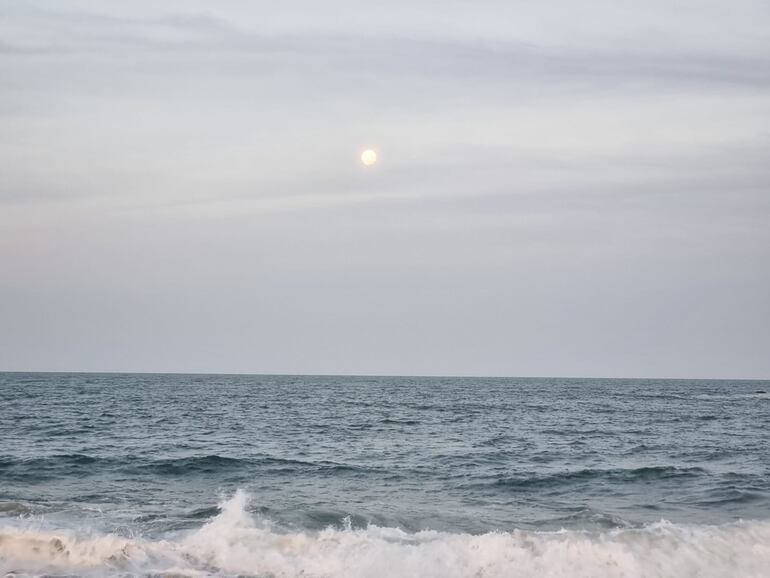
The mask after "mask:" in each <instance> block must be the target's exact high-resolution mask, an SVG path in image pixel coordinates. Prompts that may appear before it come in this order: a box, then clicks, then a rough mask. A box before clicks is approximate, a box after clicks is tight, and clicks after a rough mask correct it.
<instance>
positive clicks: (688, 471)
mask: <svg viewBox="0 0 770 578" xmlns="http://www.w3.org/2000/svg"><path fill="white" fill-rule="evenodd" d="M706 473H707V472H706V470H704V469H703V468H698V467H691V468H677V467H674V466H654V467H644V468H631V469H622V468H618V469H610V470H596V469H583V470H575V471H571V472H559V473H555V474H552V475H534V476H514V477H508V478H501V479H499V480H497V482H496V483H497V485H502V486H510V487H515V488H528V487H537V488H543V487H551V486H559V485H562V484H573V483H576V482H582V481H595V480H612V481H622V482H635V481H644V480H653V479H655V480H659V479H665V478H694V477H697V476H700V475H702V474H706Z"/></svg>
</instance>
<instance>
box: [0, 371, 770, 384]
mask: <svg viewBox="0 0 770 578" xmlns="http://www.w3.org/2000/svg"><path fill="white" fill-rule="evenodd" d="M5 373H19V374H24V373H27V374H30V373H31V374H54V375H55V374H58V375H62V374H64V375H193V376H198V375H209V376H216V375H222V376H244V377H247V376H253V377H377V378H399V377H401V378H405V377H422V378H437V379H576V380H577V379H582V380H585V379H602V380H626V381H634V380H638V381H650V380H662V381H770V377H766V378H762V377H601V376H579V375H577V376H576V375H572V376H565V375H480V374H454V375H445V374H443V375H442V374H427V373H420V374H412V375H409V374H385V373H270V372H265V373H261V372H254V373H252V372H215V371H197V372H196V371H192V372H191V371H73V370H64V371H56V370H43V371H36V370H4V369H0V374H5Z"/></svg>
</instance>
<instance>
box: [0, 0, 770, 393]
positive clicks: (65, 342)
mask: <svg viewBox="0 0 770 578" xmlns="http://www.w3.org/2000/svg"><path fill="white" fill-rule="evenodd" d="M367 147H372V148H375V149H376V150H377V151H378V153H379V162H378V163H377V165H375V166H374V167H371V168H364V167H363V166H362V165H361V163H360V162H359V160H358V156H359V155H360V153H361V151H362V150H363V149H365V148H367ZM2 369H4V370H84V371H180V372H249V373H251V372H255V373H355V374H440V375H453V374H462V375H515V376H609V377H624V376H627V377H634V376H638V377H646V376H657V377H727V378H741V377H745V378H770V3H768V2H767V1H766V0H757V1H751V0H731V1H730V2H726V1H725V0H713V1H712V0H697V1H695V0H692V1H682V2H671V1H670V0H647V1H644V2H642V1H641V0H637V1H634V2H628V1H622V0H602V1H597V0H591V1H588V2H579V3H578V2H572V1H570V0H548V1H541V2H531V1H529V2H519V1H515V0H499V1H498V0H488V1H470V0H463V1H460V0H442V1H440V2H439V1H430V2H429V1H419V0H399V1H393V0H391V1H388V2H378V3H367V2H362V1H361V0H358V1H352V0H334V1H325V2H318V1H315V0H303V1H287V0H280V1H278V0H275V1H272V0H271V1H265V0H261V1H260V2H250V1H245V0H244V1H234V0H231V1H219V2H203V1H198V0H184V1H182V0H174V1H165V2H159V1H137V0H132V1H130V2H129V1H123V2H112V1H104V0H100V1H98V2H97V1H87V0H80V1H61V0H57V1H55V2H54V1H49V2H45V1H42V0H40V1H37V2H27V1H20V0H2V1H0V370H2Z"/></svg>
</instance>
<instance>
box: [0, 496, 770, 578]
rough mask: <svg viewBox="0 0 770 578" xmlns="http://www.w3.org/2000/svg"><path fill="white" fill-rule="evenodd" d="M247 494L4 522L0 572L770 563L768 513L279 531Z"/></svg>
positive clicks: (719, 570) (358, 575)
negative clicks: (166, 515) (183, 505)
mask: <svg viewBox="0 0 770 578" xmlns="http://www.w3.org/2000/svg"><path fill="white" fill-rule="evenodd" d="M247 504H248V495H247V494H246V493H244V492H242V491H238V492H236V493H235V495H234V496H233V497H232V498H230V499H229V500H227V501H225V502H223V503H222V504H220V511H219V513H218V514H217V515H216V516H215V517H213V518H212V519H211V520H210V521H209V522H208V523H206V524H205V525H204V526H202V527H201V528H199V529H197V530H195V531H192V532H190V533H187V534H184V535H177V536H174V537H172V536H167V537H166V538H165V539H159V540H150V539H141V538H128V537H122V536H118V535H113V534H98V535H83V534H76V533H73V532H70V531H39V530H32V529H29V528H26V529H25V528H18V527H6V528H4V529H0V572H2V573H3V574H5V575H11V576H32V575H37V576H40V575H52V574H55V575H63V574H66V575H69V576H73V575H81V576H108V575H115V576H116V575H120V576H127V575H141V576H166V577H171V576H255V577H257V576H259V577H275V578H289V577H300V576H301V577H304V578H310V577H315V578H326V577H328V578H332V577H334V578H368V577H371V578H385V577H398V578H407V577H422V578H434V577H435V578H439V577H440V578H455V577H456V578H461V577H474V578H494V577H503V576H505V577H514V578H515V577H524V576H570V577H588V576H591V577H620V576H623V577H625V578H632V577H645V578H651V577H656V576H672V577H673V576H699V577H701V576H702V577H724V576H732V577H752V578H759V577H763V576H768V574H769V572H770V571H769V570H768V568H770V523H769V522H739V523H735V524H728V525H723V526H684V525H676V524H671V523H668V522H658V523H656V524H652V525H649V526H646V527H644V528H638V529H617V530H610V531H604V532H587V531H572V530H570V531H568V530H561V531H558V532H533V531H523V530H514V531H512V532H494V533H487V534H482V535H471V534H451V533H443V532H433V531H422V532H417V533H407V532H404V531H402V530H400V529H397V528H383V527H377V526H369V527H368V528H366V529H353V528H351V527H350V525H349V524H348V525H347V527H340V528H331V527H330V528H327V529H325V530H322V531H319V532H286V531H279V530H277V529H276V528H274V527H272V525H271V524H270V522H269V521H267V520H263V519H258V518H254V517H252V516H251V515H250V514H249V513H248V512H247V509H246V507H247Z"/></svg>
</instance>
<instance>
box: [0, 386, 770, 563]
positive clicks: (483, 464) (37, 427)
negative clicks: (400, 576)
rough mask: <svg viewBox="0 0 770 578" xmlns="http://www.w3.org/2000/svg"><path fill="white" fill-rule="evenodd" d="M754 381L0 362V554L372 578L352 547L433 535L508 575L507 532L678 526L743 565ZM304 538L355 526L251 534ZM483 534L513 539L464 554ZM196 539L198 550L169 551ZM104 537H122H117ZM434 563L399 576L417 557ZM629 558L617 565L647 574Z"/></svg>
mask: <svg viewBox="0 0 770 578" xmlns="http://www.w3.org/2000/svg"><path fill="white" fill-rule="evenodd" d="M768 392H770V382H759V381H669V380H599V379H515V378H485V379H481V378H423V377H419V378H418V377H313V376H246V375H237V376H236V375H118V374H22V373H4V374H2V373H0V396H2V397H1V399H2V405H1V406H0V570H2V571H5V572H11V573H15V574H18V575H28V574H46V573H47V574H62V573H66V574H69V575H83V574H99V575H102V574H108V575H112V574H121V575H125V574H140V575H145V574H152V573H157V572H161V573H163V572H172V571H173V572H181V573H183V574H185V573H188V574H200V573H203V574H213V575H220V574H240V575H243V574H249V575H255V576H259V575H265V576H299V575H305V576H315V575H317V576H347V575H357V576H363V575H373V576H374V575H377V576H379V575H394V574H388V573H385V574H381V573H380V574H378V573H377V572H375V570H376V568H369V567H368V566H366V567H363V568H362V567H361V566H360V564H359V565H356V564H357V563H356V562H355V561H356V560H359V558H358V557H357V556H358V555H359V554H360V553H361V551H363V550H365V546H366V547H372V548H375V546H372V544H374V543H375V542H376V541H377V540H381V541H382V544H380V546H381V548H379V549H376V548H375V551H376V554H377V555H379V556H384V557H385V558H384V559H389V556H395V557H396V558H397V559H398V560H401V559H402V558H404V556H403V555H404V552H401V553H400V554H398V555H397V554H394V553H392V552H390V551H389V550H388V549H387V548H390V547H395V546H393V545H394V544H395V545H399V547H407V546H409V547H411V548H413V549H415V548H416V549H417V550H419V549H420V548H423V547H425V548H427V547H428V546H430V547H438V546H436V543H437V542H436V541H437V540H438V543H441V544H443V546H444V548H445V549H446V551H447V552H455V551H463V548H466V549H469V550H468V551H469V552H471V553H470V554H468V556H470V558H469V559H468V560H465V561H464V562H462V561H457V562H456V564H455V565H453V566H451V567H452V571H453V572H454V571H456V572H455V574H456V575H458V576H466V575H468V576H470V575H473V574H472V573H468V572H470V571H471V569H472V568H475V566H474V565H473V564H474V563H476V562H479V560H478V559H476V558H474V557H473V556H474V555H473V554H472V552H479V551H484V552H487V551H488V550H489V551H493V552H498V551H500V552H503V551H504V552H508V554H506V556H507V557H505V558H504V559H503V560H498V559H497V558H494V556H493V557H492V559H491V560H492V561H491V562H489V564H491V566H489V567H488V569H487V571H486V574H484V573H483V572H482V574H480V575H481V576H484V575H488V576H498V575H501V576H502V575H529V574H515V573H513V572H514V569H515V568H518V569H520V570H521V571H522V572H523V571H524V570H526V569H527V568H529V567H528V566H527V565H526V564H524V563H523V562H521V561H520V562H519V563H518V564H516V565H514V564H513V559H512V558H511V556H512V555H513V554H511V552H519V551H518V550H516V547H518V546H516V544H518V542H516V539H520V540H524V539H527V540H532V539H534V538H533V537H537V540H540V541H536V543H537V544H539V545H541V546H542V547H543V548H546V547H548V548H550V547H552V546H553V543H552V542H553V541H554V540H555V541H556V542H555V543H558V540H559V539H560V538H558V537H559V536H569V537H570V539H571V540H577V541H578V542H579V540H581V539H582V540H588V541H589V542H588V544H590V545H592V551H593V550H595V549H596V545H597V544H606V543H608V542H607V540H609V543H610V544H612V545H613V548H615V549H618V548H620V549H621V550H623V548H626V550H628V548H631V550H629V551H626V550H623V552H626V554H627V555H632V554H629V552H630V551H632V550H633V548H632V546H634V547H641V546H638V544H636V542H634V539H635V538H634V539H632V538H633V537H634V536H642V537H644V539H645V540H647V541H649V540H653V538H654V536H667V537H668V538H671V539H681V540H684V542H683V543H682V544H679V546H678V551H679V552H680V553H681V552H683V551H684V550H683V544H688V545H689V547H692V548H695V551H699V550H703V549H704V548H705V544H706V541H707V540H708V539H714V540H717V541H718V543H719V544H721V545H722V546H721V548H722V550H719V548H712V549H711V550H710V552H711V553H712V554H714V555H717V554H718V553H719V552H721V555H722V558H719V559H718V560H716V561H714V560H712V561H710V562H709V568H710V570H713V569H715V568H718V563H719V561H720V560H723V559H724V560H727V558H728V557H732V558H735V557H736V555H737V552H738V548H739V546H738V545H737V544H740V547H741V548H744V547H745V548H748V550H747V552H748V554H746V553H743V554H742V556H744V557H745V562H746V564H748V565H749V566H748V568H749V569H751V568H753V567H754V565H755V564H756V565H757V566H756V567H757V568H762V567H764V566H762V564H764V563H765V562H770V542H768V541H767V540H768V536H770V527H768V522H767V520H768V519H770V432H769V430H768V426H769V425H770V393H768ZM212 528H213V529H212ZM562 529H563V531H562ZM239 532H241V533H244V536H246V538H244V540H246V541H245V542H244V543H243V544H240V546H238V548H237V552H238V555H237V556H236V555H235V553H234V551H233V548H234V547H235V545H237V544H239V543H238V540H237V536H239V535H240V534H239ZM565 532H566V534H565ZM681 532H685V534H684V535H682V536H679V534H678V533H681ZM693 532H694V533H695V534H697V533H698V532H704V536H703V537H702V540H704V542H702V543H699V542H697V538H693V536H694V535H695V534H693ZM713 532H727V533H728V535H729V539H727V538H724V537H719V538H715V537H714V536H715V534H713ZM741 532H743V533H745V536H744V535H743V534H741V536H742V538H741V540H740V541H739V542H736V545H735V548H736V550H735V551H732V550H730V548H727V549H724V548H725V547H724V544H725V540H727V543H730V544H731V543H732V542H730V540H733V539H734V538H735V536H736V535H738V534H740V533H741ZM254 533H256V534H254ZM736 533H738V534H736ZM326 535H328V536H332V537H335V538H334V540H336V542H335V543H338V545H339V544H342V543H343V542H345V540H354V539H355V538H360V539H361V540H364V539H365V540H364V542H362V543H361V544H359V547H358V549H357V547H354V546H350V549H351V551H348V550H344V552H334V553H332V554H328V553H326V554H325V555H327V558H323V557H322V558H323V560H325V561H326V562H325V563H322V562H320V561H319V560H316V559H313V560H311V561H308V560H306V559H305V558H303V555H304V554H303V553H302V551H298V552H294V554H293V556H294V557H293V558H292V557H291V556H289V558H286V556H288V554H287V553H286V552H285V551H283V550H282V549H281V546H279V545H275V544H273V543H274V542H275V543H276V544H278V543H279V542H280V540H281V539H283V540H284V542H286V541H288V542H286V543H289V542H291V541H292V540H294V541H296V540H299V539H302V540H306V541H307V540H311V541H312V540H315V541H316V542H312V543H313V544H315V546H316V547H318V548H321V546H319V544H325V542H323V539H322V538H323V536H326ZM202 536H203V537H202ZM213 536H218V537H219V538H215V537H213ZM500 536H507V537H508V538H506V539H510V540H513V542H512V543H508V542H506V543H505V544H503V545H502V546H500V548H498V549H497V550H495V549H494V548H492V549H491V550H490V548H489V545H488V544H487V543H486V542H484V543H483V544H482V545H481V546H479V545H477V547H476V548H475V549H473V548H471V545H472V544H474V540H475V541H489V540H492V539H493V537H498V538H499V537H500ZM516 536H518V538H516ZM672 536H673V537H672ZM677 536H678V537H677ZM427 537H432V538H430V539H428V538H427ZM461 538H462V540H461ZM217 539H220V540H221V541H222V544H219V545H218V546H216V548H214V550H212V552H213V553H210V555H208V557H206V556H204V557H203V558H204V559H203V560H199V559H198V558H196V556H197V554H195V553H193V554H190V553H189V552H187V551H186V550H184V549H185V548H188V547H189V544H190V541H193V542H195V540H200V541H202V544H203V545H200V544H199V545H197V546H196V547H195V548H194V549H193V550H195V551H196V552H197V551H199V550H200V551H205V550H206V547H207V546H209V545H212V544H215V543H216V542H217ZM639 539H641V538H639ZM40 540H42V542H40ZM52 540H59V542H58V543H57V542H52ZM88 540H90V541H91V542H88ZM105 540H107V541H112V542H109V543H110V544H113V542H115V541H116V540H117V541H120V540H124V541H126V540H127V541H128V542H126V543H127V544H129V545H130V546H126V545H125V544H124V545H123V546H121V547H120V548H119V551H120V552H123V549H127V550H126V552H128V553H124V554H120V555H117V558H116V554H115V552H114V551H113V549H111V548H112V546H109V547H108V546H107V545H106V543H105V542H104V541H105ZM334 540H332V541H333V542H334ZM424 540H427V542H425V543H423V541H424ZM446 540H461V542H458V544H457V545H456V546H455V547H452V548H450V547H449V546H447V545H446ZM613 540H615V542H613ZM618 540H620V541H619V542H617V541H618ZM624 540H625V542H628V544H626V545H625V546H622V544H625V542H624ZM692 540H696V542H692ZM94 541H96V542H94ZM541 542H542V543H541ZM578 542H576V544H577V543H578ZM115 543H117V542H115ZM120 543H121V544H122V543H123V542H120ZM280 543H283V542H280ZM292 543H293V542H292ZM40 544H43V546H42V547H41V546H40ZM51 544H53V546H52V545H51ZM94 544H98V545H94ZM345 544H347V542H345ZM629 544H630V545H629ZM113 545H114V544H113ZM271 545H272V546H271ZM327 546H328V544H327ZM386 546H387V547H386ZM519 546H520V545H519ZM341 547H342V546H340V548H341ZM522 547H523V546H522ZM576 547H577V546H576ZM132 548H135V549H137V552H141V555H140V554H139V553H134V554H132V553H131V551H132ZM223 548H224V550H223ZM271 548H273V550H271ZM458 548H459V550H458ZM763 548H764V550H763ZM84 549H85V550H84ZM153 549H156V550H158V552H160V554H157V555H155V554H152V552H155V550H153ZM310 549H311V550H312V548H310ZM511 549H513V550H511ZM530 549H531V548H530ZM49 550H50V551H49ZM81 550H84V551H85V552H90V554H88V555H86V554H85V553H83V552H81ZM102 550H104V552H102ZM182 550H184V553H185V555H184V556H182V555H181V554H180V553H179V552H180V551H182ZM300 550H301V549H300ZM321 550H323V548H321ZM535 550H537V548H535ZM669 550H670V548H669ZM669 550H666V551H667V552H668V551H669ZM151 551H152V552H151ZM223 551H226V552H227V554H226V555H223V554H222V552H223ZM271 551H272V554H271ZM25 552H26V553H25ZM35 552H37V553H35ZM62 552H65V553H66V555H63V554H62ZM95 552H96V553H95ZM105 552H107V553H108V554H105V555H104V556H102V554H104V553H105ZM255 552H257V553H259V555H258V556H257V555H256V554H255ZM410 552H411V550H410ZM612 552H613V553H612V556H614V559H615V562H616V563H618V560H619V558H618V555H619V554H618V552H615V550H612ZM498 553H499V552H498ZM81 554H82V556H81ZM172 554H173V555H172ZM519 554H521V552H519ZM541 554H542V555H541V560H540V561H541V562H542V563H545V562H544V560H545V558H542V556H544V555H545V553H541ZM669 554H670V552H669ZM371 555H373V554H371ZM431 555H432V554H431ZM490 555H491V554H490ZM517 555H518V554H517ZM521 555H524V554H521ZM78 556H80V557H84V558H83V559H84V560H85V559H87V560H88V563H86V562H84V561H83V560H81V558H79V557H78ZM154 556H155V557H154ZM175 556H181V558H177V557H175ZM223 556H224V557H223ZM255 556H256V557H255ZM319 556H320V554H319ZM328 556H331V558H328ZM335 556H336V557H338V558H340V559H339V560H337V559H336V558H334V557H335ZM762 556H765V558H762ZM282 557H283V558H282ZM514 557H515V556H514ZM92 558H93V559H92ZM285 558H286V559H285ZM418 558H419V556H418ZM434 558H435V556H434V557H433V558H431V557H430V556H429V557H427V558H425V560H423V561H422V562H420V564H419V565H418V566H416V568H418V569H417V570H416V572H417V574H418V575H433V573H435V572H438V570H439V569H440V568H441V563H440V562H437V561H436V560H435V559H434ZM621 558H622V557H621ZM279 559H280V560H282V561H280V560H279ZM289 559H290V561H287V560H289ZM367 559H370V558H367ZM441 559H442V560H443V559H444V558H441ZM688 559H689V558H688ZM110 560H112V561H110ZM116 560H117V561H116ZM169 560H170V561H169ZM233 560H237V561H238V562H235V563H234V566H233V567H232V568H231V567H230V566H229V564H231V563H233V562H232V561H233ZM270 560H272V562H270ZM276 560H279V561H276ZM329 560H336V562H334V563H332V562H330V561H329ZM528 560H529V559H528ZM559 560H561V562H559ZM566 560H567V559H566V558H564V557H563V556H562V557H561V558H559V557H556V558H554V560H552V562H553V563H554V564H557V563H562V562H564V563H566V562H565V561H566ZM701 561H703V562H704V563H705V558H702V559H701ZM637 562H638V563H640V564H641V563H642V562H639V561H637ZM390 563H393V564H395V563H396V562H395V559H394V561H393V562H388V564H390ZM417 563H418V562H415V564H417ZM479 563H480V562H479ZM690 563H693V564H697V563H699V562H698V557H697V556H694V557H692V559H691V560H690ZM239 564H240V565H239ZM270 564H273V565H272V566H271V565H270ZM307 564H309V566H307ZM506 564H507V565H506ZM522 564H524V565H522ZM571 567H572V568H573V570H574V565H573V566H571ZM661 567H662V568H664V570H663V571H664V572H665V567H666V565H665V564H664V565H663V566H661ZM377 568H380V566H378V567H377ZM410 568H411V567H410ZM546 568H550V569H551V570H554V568H557V566H553V567H551V566H547V565H546ZM608 568H610V569H611V566H608ZM634 568H635V567H632V568H631V569H630V570H628V572H630V573H626V574H624V575H629V576H633V575H666V574H665V573H664V574H655V573H650V572H651V571H650V570H649V569H648V570H646V571H645V572H646V574H634V573H633V572H634V571H635V570H634ZM656 568H658V566H656ZM688 568H689V567H688ZM732 568H733V569H732V570H731V571H732V572H739V573H738V574H734V575H741V574H740V570H741V569H740V567H732ZM767 568H770V565H768V566H767ZM637 569H638V568H637ZM659 569H660V568H659ZM588 570H590V572H589V573H586V574H585V575H605V574H602V573H600V572H599V570H597V568H596V567H594V566H590V568H588ZM588 570H587V571H588ZM378 571H379V570H378ZM410 571H412V570H410V569H409V568H407V569H404V570H402V571H401V572H402V573H406V574H409V572H410ZM434 571H435V572H434ZM466 571H467V572H466ZM474 571H475V570H474ZM532 571H533V572H535V570H532ZM688 571H689V570H688ZM313 572H315V574H314V573H313ZM346 572H348V573H347V574H346ZM351 572H352V574H351ZM442 572H443V574H442V573H438V574H437V575H452V573H451V572H450V573H447V572H448V571H447V570H446V568H444V569H443V570H442ZM458 572H459V573H458ZM463 572H465V573H463ZM602 572H603V570H602ZM747 572H748V571H747ZM553 575H560V574H553ZM569 575H583V574H580V573H579V572H578V573H574V572H573V573H572V574H569ZM606 575H614V574H606ZM617 575H621V574H617ZM670 575H676V574H670ZM679 575H682V574H679ZM686 575H707V574H702V573H695V574H692V573H690V574H686ZM714 575H719V574H714ZM745 575H757V576H760V575H765V576H767V575H770V571H767V573H764V574H762V573H760V574H750V573H746V574H745Z"/></svg>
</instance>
